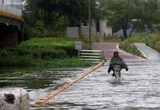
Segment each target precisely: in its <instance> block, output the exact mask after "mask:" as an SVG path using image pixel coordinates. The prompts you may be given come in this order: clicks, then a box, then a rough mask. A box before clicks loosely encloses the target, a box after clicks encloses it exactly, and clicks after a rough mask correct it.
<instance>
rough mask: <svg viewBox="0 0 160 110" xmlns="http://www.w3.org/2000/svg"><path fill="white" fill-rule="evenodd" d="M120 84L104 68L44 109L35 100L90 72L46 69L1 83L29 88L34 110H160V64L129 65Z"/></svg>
mask: <svg viewBox="0 0 160 110" xmlns="http://www.w3.org/2000/svg"><path fill="white" fill-rule="evenodd" d="M129 65H130V66H129V71H127V72H126V71H125V70H123V71H122V72H123V76H122V78H121V79H120V81H119V82H117V81H115V79H114V78H113V77H112V76H111V74H108V73H107V68H108V66H106V65H105V66H104V67H101V68H99V69H98V70H96V71H95V72H93V73H91V74H90V75H89V76H87V77H85V78H84V79H83V80H81V81H80V82H78V83H76V84H75V85H73V86H72V87H70V88H69V89H67V90H66V91H64V92H62V93H61V94H59V95H58V96H56V97H54V98H53V99H52V100H50V101H49V103H47V104H46V105H45V106H43V107H37V106H36V105H35V101H37V100H38V99H39V98H42V97H44V96H46V95H48V94H49V93H50V92H52V91H53V90H55V89H56V88H58V87H59V86H61V85H63V84H65V83H66V82H70V81H72V80H73V79H74V78H75V77H77V76H79V75H81V74H82V73H84V72H85V71H86V70H89V69H78V70H69V71H67V70H65V71H63V70H62V71H59V70H53V69H50V70H44V71H42V72H41V73H38V74H34V75H26V76H25V77H23V78H24V79H21V78H17V80H15V79H13V80H12V81H8V80H1V84H2V83H3V87H5V86H7V85H9V86H11V84H12V83H13V82H18V83H16V84H15V86H17V85H19V83H20V85H21V86H23V87H25V88H26V89H27V90H28V92H29V95H30V105H31V107H30V110H160V62H157V63H151V64H149V63H141V64H137V63H136V64H132V62H130V64H129Z"/></svg>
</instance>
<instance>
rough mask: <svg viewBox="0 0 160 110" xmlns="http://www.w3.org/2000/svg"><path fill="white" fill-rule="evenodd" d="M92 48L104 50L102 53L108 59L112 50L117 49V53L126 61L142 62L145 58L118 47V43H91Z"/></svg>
mask: <svg viewBox="0 0 160 110" xmlns="http://www.w3.org/2000/svg"><path fill="white" fill-rule="evenodd" d="M92 49H94V50H104V55H105V57H106V58H108V59H109V60H110V58H111V57H112V55H113V52H114V51H119V55H120V56H121V57H122V58H123V59H124V60H125V61H126V62H130V61H131V62H143V61H146V60H145V59H143V58H141V57H138V56H136V55H133V54H130V53H128V52H125V51H123V50H121V49H119V48H118V43H93V44H92Z"/></svg>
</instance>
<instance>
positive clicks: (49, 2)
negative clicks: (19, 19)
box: [26, 0, 100, 27]
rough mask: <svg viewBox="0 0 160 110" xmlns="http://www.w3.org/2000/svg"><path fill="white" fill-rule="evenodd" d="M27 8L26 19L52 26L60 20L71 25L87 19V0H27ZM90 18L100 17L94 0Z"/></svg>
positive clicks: (92, 0)
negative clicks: (27, 16)
mask: <svg viewBox="0 0 160 110" xmlns="http://www.w3.org/2000/svg"><path fill="white" fill-rule="evenodd" d="M27 4H28V8H29V9H30V10H32V12H31V13H30V16H29V18H26V19H27V21H29V20H32V21H30V23H31V24H33V23H34V22H35V21H37V20H40V21H44V23H46V24H48V25H51V26H52V27H55V26H56V27H58V26H57V24H60V25H61V23H60V22H61V20H59V19H64V18H65V22H67V23H70V26H71V25H73V24H74V23H75V22H76V21H77V22H78V23H79V22H80V21H87V19H88V1H87V0H65V1H62V0H27ZM91 10H92V18H93V19H98V18H100V15H99V14H100V13H99V12H100V11H99V10H98V9H97V8H96V0H91Z"/></svg>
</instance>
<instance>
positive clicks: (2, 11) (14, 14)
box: [0, 4, 22, 20]
mask: <svg viewBox="0 0 160 110" xmlns="http://www.w3.org/2000/svg"><path fill="white" fill-rule="evenodd" d="M0 15H3V16H7V17H11V18H15V19H20V20H22V10H20V9H16V8H13V7H11V6H6V5H3V4H0Z"/></svg>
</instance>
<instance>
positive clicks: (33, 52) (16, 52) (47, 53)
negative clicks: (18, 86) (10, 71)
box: [0, 38, 92, 68]
mask: <svg viewBox="0 0 160 110" xmlns="http://www.w3.org/2000/svg"><path fill="white" fill-rule="evenodd" d="M75 43H76V39H75V38H32V39H30V40H27V41H24V42H22V43H21V44H20V45H19V46H17V48H6V49H4V50H2V51H0V66H2V67H5V66H9V67H17V66H19V67H21V66H22V67H31V66H46V67H47V66H51V67H58V68H60V67H85V66H91V65H92V64H91V62H85V61H81V60H79V59H78V58H76V57H77V51H76V50H75ZM84 47H85V48H89V46H88V45H86V44H85V43H83V48H84Z"/></svg>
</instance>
